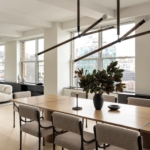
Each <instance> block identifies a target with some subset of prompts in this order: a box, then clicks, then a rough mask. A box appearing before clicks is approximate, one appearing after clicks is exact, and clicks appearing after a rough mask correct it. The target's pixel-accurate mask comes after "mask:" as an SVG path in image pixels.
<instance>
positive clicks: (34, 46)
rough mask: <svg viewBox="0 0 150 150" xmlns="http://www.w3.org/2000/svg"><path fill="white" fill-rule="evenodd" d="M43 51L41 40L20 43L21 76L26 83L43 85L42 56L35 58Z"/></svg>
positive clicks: (42, 41)
mask: <svg viewBox="0 0 150 150" xmlns="http://www.w3.org/2000/svg"><path fill="white" fill-rule="evenodd" d="M43 50H44V39H43V38H38V39H33V40H28V41H22V56H21V74H22V78H25V80H26V82H28V83H44V56H43V55H40V56H38V57H35V54H37V53H38V52H41V51H43Z"/></svg>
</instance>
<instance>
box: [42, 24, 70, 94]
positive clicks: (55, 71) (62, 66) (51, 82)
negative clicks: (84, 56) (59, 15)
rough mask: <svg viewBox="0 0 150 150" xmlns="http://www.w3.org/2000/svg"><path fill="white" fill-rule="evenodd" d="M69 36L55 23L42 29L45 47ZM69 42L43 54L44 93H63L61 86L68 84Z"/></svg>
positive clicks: (68, 33)
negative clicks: (48, 27)
mask: <svg viewBox="0 0 150 150" xmlns="http://www.w3.org/2000/svg"><path fill="white" fill-rule="evenodd" d="M69 38H70V32H68V31H63V30H62V28H61V24H58V23H56V24H55V25H54V27H53V28H52V29H46V30H45V31H44V46H45V49H47V48H49V47H52V46H54V45H56V44H58V43H60V42H63V41H64V40H67V39H69ZM70 45H71V44H70V43H68V44H65V45H64V46H61V47H58V48H56V49H53V50H51V51H49V52H47V53H45V54H44V94H58V95H59V94H63V88H64V87H68V86H70V51H71V49H70V48H71V46H70Z"/></svg>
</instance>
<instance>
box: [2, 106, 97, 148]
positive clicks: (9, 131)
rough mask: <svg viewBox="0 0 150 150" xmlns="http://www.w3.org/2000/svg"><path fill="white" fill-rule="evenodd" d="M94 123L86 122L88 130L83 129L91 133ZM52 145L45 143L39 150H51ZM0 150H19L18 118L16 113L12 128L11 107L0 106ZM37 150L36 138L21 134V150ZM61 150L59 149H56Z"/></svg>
mask: <svg viewBox="0 0 150 150" xmlns="http://www.w3.org/2000/svg"><path fill="white" fill-rule="evenodd" d="M94 124H95V122H92V121H88V128H87V129H85V130H87V131H89V132H93V126H94ZM52 149H53V148H52V144H50V143H47V142H46V146H44V147H43V146H42V147H41V150H52ZM0 150H19V117H18V114H17V113H16V127H15V128H13V107H12V105H5V106H2V105H1V104H0ZM22 150H38V138H36V137H34V136H31V135H29V134H25V133H23V149H22ZM56 150H61V147H58V146H57V147H56Z"/></svg>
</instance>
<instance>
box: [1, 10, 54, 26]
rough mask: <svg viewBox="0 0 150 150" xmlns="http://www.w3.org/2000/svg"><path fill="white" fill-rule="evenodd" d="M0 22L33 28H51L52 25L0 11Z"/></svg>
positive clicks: (29, 17) (36, 19)
mask: <svg viewBox="0 0 150 150" xmlns="http://www.w3.org/2000/svg"><path fill="white" fill-rule="evenodd" d="M0 22H6V23H12V24H17V25H23V26H28V27H34V28H52V27H53V23H52V22H48V21H43V20H40V19H38V18H35V17H31V16H25V15H21V14H18V13H12V12H8V11H4V10H0Z"/></svg>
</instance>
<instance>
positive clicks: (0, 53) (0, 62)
mask: <svg viewBox="0 0 150 150" xmlns="http://www.w3.org/2000/svg"><path fill="white" fill-rule="evenodd" d="M4 74H5V46H4V45H0V80H4Z"/></svg>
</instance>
